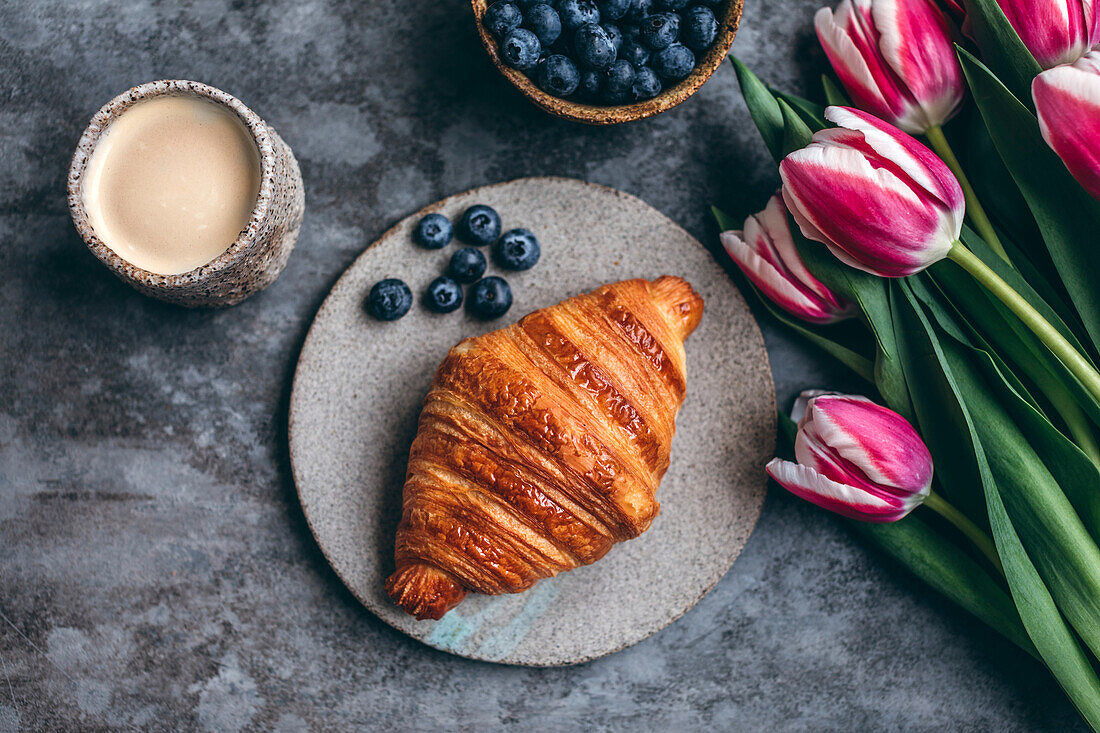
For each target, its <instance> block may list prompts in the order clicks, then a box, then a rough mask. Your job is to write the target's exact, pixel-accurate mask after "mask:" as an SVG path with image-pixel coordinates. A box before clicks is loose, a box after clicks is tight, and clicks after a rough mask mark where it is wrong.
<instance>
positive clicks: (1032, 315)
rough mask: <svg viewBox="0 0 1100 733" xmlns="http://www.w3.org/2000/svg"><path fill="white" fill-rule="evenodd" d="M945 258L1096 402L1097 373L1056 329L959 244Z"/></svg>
mask: <svg viewBox="0 0 1100 733" xmlns="http://www.w3.org/2000/svg"><path fill="white" fill-rule="evenodd" d="M947 256H948V258H949V259H951V260H954V261H955V262H956V263H957V264H958V265H959V266H961V267H962V268H963V269H964V270H966V271H967V272H969V273H970V274H971V275H972V276H973V277H974V279H975V280H977V281H978V282H980V283H981V284H982V285H984V286H985V287H986V289H988V290H989V292H991V293H993V294H994V295H996V296H997V298H998V299H999V300H1000V301H1001V302H1002V303H1004V304H1005V305H1007V306H1008V307H1009V309H1010V310H1011V311H1012V312H1013V313H1015V314H1016V315H1017V316H1018V317H1019V319H1020V320H1021V321H1022V322H1023V323H1024V325H1025V326H1027V327H1028V328H1030V329H1031V331H1032V333H1034V334H1035V335H1036V336H1038V337H1039V340H1041V341H1042V342H1043V343H1044V344H1046V345H1047V348H1048V349H1050V350H1051V351H1052V352H1053V353H1054V355H1055V356H1057V357H1058V358H1059V359H1060V360H1061V361H1062V363H1063V364H1065V365H1066V368H1067V369H1069V370H1070V371H1071V372H1073V375H1074V376H1075V377H1077V378H1078V379H1079V380H1081V384H1083V385H1084V387H1085V389H1087V390H1088V391H1089V392H1091V393H1092V396H1093V397H1095V398H1096V399H1098V400H1100V372H1097V371H1096V369H1095V368H1094V367H1093V366H1092V364H1090V363H1089V362H1088V360H1087V359H1085V357H1083V356H1081V354H1080V353H1079V352H1078V351H1077V349H1075V348H1073V344H1071V343H1070V342H1069V341H1068V340H1067V339H1066V337H1065V336H1063V335H1062V333H1061V332H1060V331H1059V330H1058V329H1056V328H1055V327H1054V326H1052V325H1050V323H1049V322H1048V321H1047V319H1045V318H1043V316H1042V315H1041V314H1040V313H1039V311H1037V310H1035V309H1034V308H1033V307H1032V306H1031V303H1028V302H1027V301H1026V300H1024V299H1023V297H1022V296H1021V295H1020V294H1019V293H1017V292H1016V291H1015V290H1013V289H1012V286H1011V285H1009V284H1008V283H1006V282H1005V281H1004V280H1002V279H1001V277H1000V275H998V274H997V273H995V272H993V270H991V269H990V268H989V266H988V265H987V264H985V263H984V262H982V261H981V260H980V259H978V258H977V256H975V255H974V253H973V252H971V251H970V250H968V249H967V248H966V247H965V246H964V245H963V243H962V242H955V244H954V246H952V247H951V251H950V252H948V254H947Z"/></svg>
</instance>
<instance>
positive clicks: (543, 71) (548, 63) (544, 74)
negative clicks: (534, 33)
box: [498, 53, 581, 231]
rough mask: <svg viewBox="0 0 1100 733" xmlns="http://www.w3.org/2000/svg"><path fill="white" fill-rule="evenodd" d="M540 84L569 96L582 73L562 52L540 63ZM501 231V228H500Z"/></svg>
mask: <svg viewBox="0 0 1100 733" xmlns="http://www.w3.org/2000/svg"><path fill="white" fill-rule="evenodd" d="M537 81H538V85H539V88H540V89H542V90H543V91H544V92H548V93H550V94H553V95H554V96H555V97H568V96H569V95H570V94H572V93H573V92H575V91H576V90H577V86H578V85H580V83H581V73H580V72H579V71H577V65H576V64H574V63H573V60H572V59H569V58H566V57H565V56H562V55H561V54H557V53H556V54H553V55H551V56H547V57H546V60H545V61H543V62H542V63H540V64H539V73H538V79H537ZM498 231H499V230H498Z"/></svg>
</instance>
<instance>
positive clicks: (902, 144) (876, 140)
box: [825, 107, 966, 241]
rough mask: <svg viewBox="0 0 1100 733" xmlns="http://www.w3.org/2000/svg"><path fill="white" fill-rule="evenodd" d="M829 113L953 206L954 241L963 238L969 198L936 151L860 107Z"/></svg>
mask: <svg viewBox="0 0 1100 733" xmlns="http://www.w3.org/2000/svg"><path fill="white" fill-rule="evenodd" d="M825 117H826V119H828V120H830V121H831V122H834V123H836V124H837V125H839V126H840V127H842V128H844V129H847V130H853V131H855V132H858V133H860V134H861V135H862V136H863V139H864V140H865V141H866V143H867V145H868V146H870V148H871V149H872V150H874V151H875V152H876V153H877V154H878V155H879V156H881V157H882V158H883V159H885V160H887V161H890V162H891V163H893V164H895V165H897V166H898V167H900V168H901V169H902V170H904V171H905V173H906V174H907V175H908V176H909V177H910V178H911V179H912V180H913V182H914V183H916V184H917V185H918V186H920V187H921V188H923V189H924V190H925V191H927V192H928V193H930V194H932V195H933V196H935V197H936V198H937V199H939V201H941V202H942V203H943V205H944V206H947V207H948V208H949V209H951V211H952V213H954V214H955V215H956V216H955V218H956V219H957V220H958V228H957V229H955V230H954V234H953V236H952V241H954V240H955V239H958V238H959V234H960V233H961V232H962V223H963V216H964V214H965V211H966V201H965V198H964V197H963V192H962V187H960V186H959V181H958V179H957V178H955V174H953V173H952V172H951V169H950V168H948V167H947V165H946V164H945V163H944V162H943V161H942V160H940V158H939V157H938V156H937V155H936V154H935V153H933V152H932V151H931V150H929V149H928V148H926V147H925V146H923V145H921V144H920V143H919V142H917V141H916V139H915V138H913V137H912V136H911V135H906V134H904V133H903V132H901V131H899V130H898V129H897V128H895V127H894V126H893V125H890V124H889V123H887V122H883V121H882V120H880V119H878V118H877V117H874V116H872V115H869V114H867V113H866V112H861V111H860V110H858V109H852V108H850V107H829V108H828V109H826V110H825Z"/></svg>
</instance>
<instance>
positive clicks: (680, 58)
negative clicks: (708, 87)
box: [651, 43, 695, 81]
mask: <svg viewBox="0 0 1100 733" xmlns="http://www.w3.org/2000/svg"><path fill="white" fill-rule="evenodd" d="M651 61H652V66H653V70H654V71H656V72H657V76H659V77H661V79H662V80H663V81H680V80H681V79H683V78H684V77H685V76H687V75H688V74H690V73H691V70H692V69H694V68H695V54H693V53H692V52H691V49H690V48H688V47H687V46H682V45H680V44H679V43H674V44H672V45H671V46H669V47H668V48H666V49H664V50H661V51H658V52H657V53H655V54H653V58H652V59H651Z"/></svg>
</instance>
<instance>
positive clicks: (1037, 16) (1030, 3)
mask: <svg viewBox="0 0 1100 733" xmlns="http://www.w3.org/2000/svg"><path fill="white" fill-rule="evenodd" d="M997 4H998V5H1000V6H1001V10H1003V11H1004V14H1005V16H1007V17H1008V22H1009V23H1011V24H1012V27H1013V28H1015V29H1016V33H1017V34H1018V35H1019V36H1020V40H1022V41H1023V42H1024V45H1025V46H1027V50H1028V51H1031V55H1032V56H1034V57H1035V60H1036V61H1038V62H1039V65H1040V66H1042V67H1043V68H1044V69H1049V68H1051V67H1053V66H1057V65H1058V64H1071V63H1073V62H1074V61H1076V60H1077V59H1079V58H1081V57H1082V56H1084V55H1085V54H1086V53H1087V52H1088V50H1089V49H1090V48H1092V47H1093V46H1095V45H1096V44H1097V43H1100V13H1098V12H1097V11H1098V8H1097V0H997Z"/></svg>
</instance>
